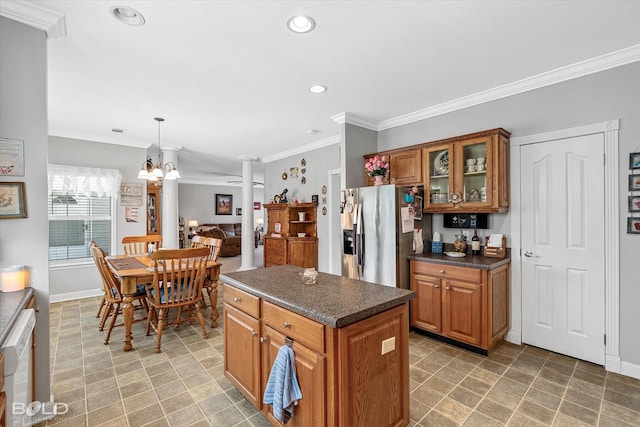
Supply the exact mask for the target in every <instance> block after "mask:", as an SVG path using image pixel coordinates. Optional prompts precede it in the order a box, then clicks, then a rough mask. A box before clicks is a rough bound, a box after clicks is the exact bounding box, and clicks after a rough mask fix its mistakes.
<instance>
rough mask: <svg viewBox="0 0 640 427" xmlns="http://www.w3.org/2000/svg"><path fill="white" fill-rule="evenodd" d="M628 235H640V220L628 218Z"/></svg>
mask: <svg viewBox="0 0 640 427" xmlns="http://www.w3.org/2000/svg"><path fill="white" fill-rule="evenodd" d="M627 234H640V218H638V217H631V218H627Z"/></svg>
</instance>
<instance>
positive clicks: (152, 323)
mask: <svg viewBox="0 0 640 427" xmlns="http://www.w3.org/2000/svg"><path fill="white" fill-rule="evenodd" d="M210 252H211V251H210V250H209V249H208V248H189V249H165V250H162V251H156V252H154V253H153V255H152V256H151V259H152V261H153V283H152V284H151V286H148V287H147V302H148V304H149V316H148V317H147V335H149V334H150V332H151V328H153V329H154V330H155V331H156V333H157V336H158V338H157V344H156V352H158V353H160V352H161V351H162V349H161V344H162V331H163V329H164V327H165V325H172V324H175V325H176V326H178V325H180V323H182V322H190V321H191V320H193V319H197V320H198V322H199V323H200V328H201V329H202V335H203V337H204V338H205V339H206V338H208V335H207V330H206V329H205V326H204V318H203V317H202V312H201V310H200V303H201V302H202V283H203V282H204V278H205V274H206V265H207V260H208V258H209V253H210ZM185 307H186V308H187V311H186V313H187V315H186V317H183V314H184V310H183V309H184V308H185ZM172 308H177V309H178V316H177V318H176V319H175V320H173V321H169V320H168V319H167V311H168V310H170V309H172ZM192 308H195V314H194V313H193V310H192Z"/></svg>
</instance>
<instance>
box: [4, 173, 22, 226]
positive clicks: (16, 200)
mask: <svg viewBox="0 0 640 427" xmlns="http://www.w3.org/2000/svg"><path fill="white" fill-rule="evenodd" d="M26 200H27V198H26V197H25V194H24V182H0V219H11V218H26V217H27V206H26Z"/></svg>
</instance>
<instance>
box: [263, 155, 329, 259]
mask: <svg viewBox="0 0 640 427" xmlns="http://www.w3.org/2000/svg"><path fill="white" fill-rule="evenodd" d="M303 158H304V159H305V160H306V162H307V165H306V169H307V172H306V173H305V174H304V176H305V178H306V183H305V184H302V183H301V176H302V175H301V174H300V175H299V177H298V178H297V179H295V178H288V179H287V180H286V181H285V180H283V179H282V173H283V172H289V169H290V168H291V167H294V166H298V168H300V161H301V160H302V159H303ZM339 168H340V145H339V144H333V145H330V146H327V147H323V148H318V149H315V150H311V151H308V152H306V153H304V155H301V154H298V155H294V156H290V157H286V158H283V159H279V160H274V161H272V162H269V163H265V165H264V177H265V179H264V182H265V190H264V194H265V195H264V199H265V202H269V200H271V199H273V196H275V195H276V194H280V193H282V190H284V189H285V188H286V189H288V190H289V192H288V193H287V195H288V198H289V200H291V198H292V197H298V198H299V199H301V200H302V199H304V201H307V202H310V201H311V196H312V195H314V194H317V195H318V198H319V204H318V214H317V217H318V224H317V226H318V270H319V271H328V268H329V252H330V248H329V238H328V236H329V233H330V232H332V230H329V215H322V207H323V204H322V186H323V185H326V186H327V187H329V175H328V171H329V170H333V169H339ZM327 196H329V195H328V194H327ZM327 203H328V202H327ZM327 209H329V205H327ZM265 223H266V214H265ZM265 226H266V224H265ZM265 229H266V228H265ZM333 231H335V230H333ZM338 231H339V230H338Z"/></svg>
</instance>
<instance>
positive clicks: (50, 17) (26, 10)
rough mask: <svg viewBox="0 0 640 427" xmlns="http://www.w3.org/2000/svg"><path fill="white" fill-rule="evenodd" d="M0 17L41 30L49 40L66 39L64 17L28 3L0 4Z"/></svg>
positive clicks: (18, 0)
mask: <svg viewBox="0 0 640 427" xmlns="http://www.w3.org/2000/svg"><path fill="white" fill-rule="evenodd" d="M0 16H4V17H6V18H9V19H13V20H14V21H18V22H21V23H23V24H26V25H29V26H30V27H34V28H37V29H39V30H42V31H44V32H45V34H46V35H47V38H49V39H57V38H62V37H66V35H67V25H66V22H65V18H64V15H63V14H62V13H60V12H56V11H55V10H51V9H47V8H45V7H42V6H40V5H37V4H35V3H33V2H30V1H25V0H14V1H3V2H0Z"/></svg>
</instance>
